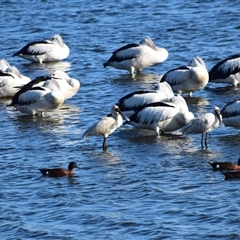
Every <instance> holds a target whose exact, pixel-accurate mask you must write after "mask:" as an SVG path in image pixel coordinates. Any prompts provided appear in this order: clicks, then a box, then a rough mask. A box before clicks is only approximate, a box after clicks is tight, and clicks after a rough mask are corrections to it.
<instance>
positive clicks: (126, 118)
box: [119, 111, 130, 122]
mask: <svg viewBox="0 0 240 240" xmlns="http://www.w3.org/2000/svg"><path fill="white" fill-rule="evenodd" d="M119 113H120V114H121V116H122V118H124V119H125V120H126V121H127V122H130V118H129V117H128V116H126V115H125V114H124V113H122V112H121V111H119Z"/></svg>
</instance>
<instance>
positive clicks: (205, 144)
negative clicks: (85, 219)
mask: <svg viewBox="0 0 240 240" xmlns="http://www.w3.org/2000/svg"><path fill="white" fill-rule="evenodd" d="M207 137H208V133H206V136H205V147H206V149H207V148H208V145H207Z"/></svg>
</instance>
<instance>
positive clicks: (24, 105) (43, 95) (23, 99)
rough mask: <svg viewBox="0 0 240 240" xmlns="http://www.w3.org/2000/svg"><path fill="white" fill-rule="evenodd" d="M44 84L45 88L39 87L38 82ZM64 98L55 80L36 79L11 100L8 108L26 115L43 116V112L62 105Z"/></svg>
mask: <svg viewBox="0 0 240 240" xmlns="http://www.w3.org/2000/svg"><path fill="white" fill-rule="evenodd" d="M43 81H44V82H46V86H51V89H50V88H48V87H46V86H44V85H43V86H39V85H38V84H39V83H40V82H43ZM63 101H64V96H63V94H62V92H61V91H60V89H59V85H58V82H57V81H56V80H55V79H49V78H47V77H38V78H36V79H34V80H32V81H31V82H29V83H27V84H26V85H24V86H23V87H22V88H21V89H20V90H19V91H18V92H17V93H16V94H15V95H14V96H13V98H12V102H11V104H10V105H9V106H13V107H14V108H16V109H17V110H18V111H20V112H23V113H26V114H28V115H41V116H43V115H44V112H46V111H49V110H53V109H56V108H58V107H59V106H61V105H62V103H63Z"/></svg>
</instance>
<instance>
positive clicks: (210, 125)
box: [180, 106, 224, 149]
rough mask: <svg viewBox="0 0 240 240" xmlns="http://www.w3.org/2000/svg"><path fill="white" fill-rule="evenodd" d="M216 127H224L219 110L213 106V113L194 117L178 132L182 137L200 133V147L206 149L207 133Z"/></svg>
mask: <svg viewBox="0 0 240 240" xmlns="http://www.w3.org/2000/svg"><path fill="white" fill-rule="evenodd" d="M217 127H224V124H223V122H222V116H221V114H220V111H219V108H218V107H216V106H215V107H214V110H213V113H205V114H202V115H200V116H198V117H195V118H194V119H192V120H191V121H190V122H189V123H188V124H187V125H185V126H184V127H183V128H182V129H181V130H180V131H181V132H182V134H183V135H185V134H191V133H201V134H202V139H201V146H202V148H204V147H205V148H206V149H207V147H208V146H207V136H208V133H209V132H211V131H212V130H214V129H215V128H217ZM204 134H205V139H204ZM203 141H204V143H203Z"/></svg>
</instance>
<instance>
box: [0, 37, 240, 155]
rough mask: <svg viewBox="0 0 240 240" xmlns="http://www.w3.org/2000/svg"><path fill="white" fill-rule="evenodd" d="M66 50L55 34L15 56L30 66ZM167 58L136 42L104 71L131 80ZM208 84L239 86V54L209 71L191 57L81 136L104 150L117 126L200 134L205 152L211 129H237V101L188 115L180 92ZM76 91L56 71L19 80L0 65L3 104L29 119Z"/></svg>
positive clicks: (239, 116)
mask: <svg viewBox="0 0 240 240" xmlns="http://www.w3.org/2000/svg"><path fill="white" fill-rule="evenodd" d="M69 53H70V50H69V48H68V46H67V45H66V44H64V42H63V39H62V37H61V36H60V35H54V36H53V37H52V39H51V40H43V41H36V42H31V43H29V44H27V45H26V46H24V47H23V48H22V49H20V50H19V51H18V52H16V53H15V54H14V55H13V56H18V57H21V58H24V59H26V60H29V61H32V62H38V63H43V62H52V61H60V60H63V59H66V58H67V57H68V55H69ZM167 58H168V51H167V50H166V49H165V48H160V47H157V46H155V44H154V42H153V41H152V39H151V38H149V37H146V38H144V39H143V40H142V41H140V43H139V44H135V43H131V44H127V45H125V46H123V47H121V48H119V49H117V50H116V51H114V52H113V54H112V56H111V57H110V58H109V60H108V61H107V62H105V63H104V64H103V66H104V67H107V66H111V67H114V68H117V69H123V70H127V71H129V72H130V74H131V76H134V74H135V72H141V71H142V69H144V68H147V67H150V66H153V65H155V64H159V63H161V62H163V61H165V60H166V59H167ZM209 81H212V82H216V83H218V82H221V83H228V84H232V85H234V86H236V85H239V84H240V55H233V56H230V57H228V58H226V59H223V60H222V61H220V62H219V63H217V64H216V65H215V66H214V67H213V68H212V69H211V70H210V71H209V72H208V70H207V69H206V66H205V63H204V61H203V60H202V59H201V57H199V56H196V57H195V58H193V59H192V60H191V61H190V62H189V64H188V65H186V66H180V67H178V68H175V69H172V70H170V71H168V72H166V73H165V74H164V75H163V76H162V78H161V80H160V82H159V83H157V84H156V89H154V90H141V91H136V92H132V93H129V94H127V95H126V96H123V97H122V98H121V99H119V100H118V101H116V104H115V105H114V106H113V107H112V112H111V114H109V115H108V116H106V117H104V118H102V119H101V120H99V121H98V122H97V123H95V124H94V125H93V126H91V127H90V128H88V129H87V130H86V131H85V133H84V134H83V138H85V137H87V136H89V135H97V136H98V135H101V136H103V145H102V147H103V150H104V151H106V150H107V144H106V139H107V137H108V136H109V135H110V134H111V133H113V132H114V131H115V130H116V129H117V128H119V127H120V126H121V125H122V124H123V119H125V123H126V124H131V125H132V126H134V127H136V128H143V129H149V130H152V131H154V132H155V133H156V135H159V134H164V133H172V134H190V133H199V134H202V139H201V146H202V148H203V149H204V148H205V149H206V148H207V147H208V146H207V136H208V133H209V132H210V131H212V130H213V129H215V128H217V127H223V126H224V125H225V126H230V127H235V128H240V100H235V101H233V102H230V103H228V104H227V105H226V106H225V107H224V108H223V109H222V110H220V109H219V108H218V107H217V106H215V107H214V109H213V112H212V113H206V114H203V115H200V116H196V117H195V116H194V114H193V113H192V112H190V111H189V109H188V105H187V103H186V101H185V99H184V98H183V97H182V96H181V94H188V95H189V96H191V95H192V93H193V92H195V91H198V90H200V89H203V88H204V87H205V86H206V85H207V84H208V82H209ZM79 89H80V82H79V81H78V80H77V79H74V78H71V77H69V76H68V74H67V73H65V72H64V71H61V70H55V71H53V72H52V74H51V75H49V76H39V77H37V78H35V79H33V80H31V79H30V78H28V77H26V76H23V75H22V74H21V73H20V72H19V70H18V69H17V68H16V67H14V66H10V64H9V63H8V62H7V61H6V60H5V59H2V60H1V61H0V97H2V98H5V97H8V98H9V97H10V98H11V99H12V101H11V104H10V105H9V106H12V107H14V108H15V109H17V110H18V111H20V112H22V113H25V114H29V115H41V116H44V112H46V111H51V110H54V109H56V108H58V107H59V106H61V105H62V104H63V102H64V101H65V100H66V99H69V98H71V97H72V96H74V95H75V94H76V93H77V92H78V91H79Z"/></svg>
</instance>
